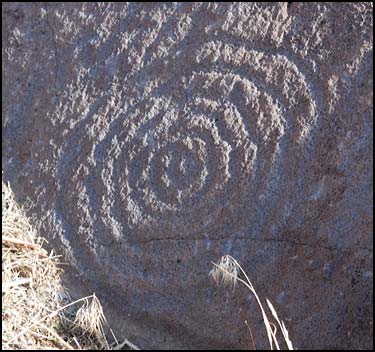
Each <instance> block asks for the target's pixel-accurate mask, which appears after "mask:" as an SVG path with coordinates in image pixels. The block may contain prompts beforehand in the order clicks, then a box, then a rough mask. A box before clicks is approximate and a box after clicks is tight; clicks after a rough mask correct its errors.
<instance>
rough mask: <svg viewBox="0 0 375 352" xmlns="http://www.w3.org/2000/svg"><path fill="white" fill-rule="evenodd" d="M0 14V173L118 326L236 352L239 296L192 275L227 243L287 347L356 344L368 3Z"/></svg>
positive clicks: (361, 296)
mask: <svg viewBox="0 0 375 352" xmlns="http://www.w3.org/2000/svg"><path fill="white" fill-rule="evenodd" d="M4 6H5V8H6V11H5V12H4V13H3V19H4V20H5V22H4V23H6V25H5V27H6V31H5V32H4V36H3V44H4V53H3V54H4V55H3V56H4V59H5V62H6V63H5V65H4V69H3V75H4V77H5V79H4V80H5V82H6V84H4V88H5V93H4V97H5V99H4V108H3V110H4V111H3V112H4V119H3V120H4V121H3V125H4V126H5V131H4V133H3V136H5V138H4V141H5V142H3V161H4V163H3V165H4V166H3V169H4V175H6V181H8V180H9V181H10V183H11V184H12V183H13V184H14V190H15V191H16V192H17V193H18V194H17V196H18V198H19V199H20V201H21V202H22V203H23V205H24V206H25V208H26V209H27V211H28V214H29V215H30V217H31V218H33V219H34V220H35V221H34V222H35V225H36V226H37V228H38V230H40V234H41V235H44V236H46V237H47V238H48V240H49V243H50V246H51V247H53V249H54V250H55V251H56V252H57V253H59V254H63V255H64V259H65V261H66V262H68V263H70V264H71V266H70V267H69V269H68V270H69V272H68V275H67V276H68V277H69V278H73V280H72V281H73V282H74V284H73V286H74V285H76V286H74V287H75V288H77V290H78V289H80V288H81V287H80V285H82V286H84V288H83V289H86V288H87V290H89V291H91V292H89V293H92V292H93V291H95V292H96V293H97V295H98V297H99V298H100V300H101V301H102V302H104V303H105V304H107V307H106V309H107V310H106V313H107V312H108V314H110V319H108V320H109V321H111V322H113V324H114V326H115V328H116V332H119V336H126V337H129V339H130V340H133V339H134V343H135V344H137V345H138V346H140V347H141V348H152V349H153V348H155V349H160V348H173V349H176V348H180V349H181V348H183V349H185V348H192V349H196V348H199V349H233V348H237V349H238V348H240V349H243V348H248V346H249V343H248V341H247V340H246V339H244V336H247V334H248V331H247V330H246V326H243V321H244V320H247V321H249V322H250V325H251V323H253V322H254V324H256V322H255V320H254V319H252V317H253V316H252V314H253V313H254V312H255V311H256V310H257V309H258V307H257V306H256V305H255V304H254V301H252V300H251V299H250V298H248V297H247V296H246V295H243V294H242V293H240V292H237V293H235V294H233V296H232V295H231V296H230V297H233V300H232V298H229V296H226V295H225V294H223V292H219V291H218V290H217V288H216V287H214V286H213V285H212V283H211V282H209V281H208V279H207V274H208V271H209V269H210V267H211V262H212V261H214V262H216V261H217V259H218V258H219V257H221V256H222V255H224V254H229V255H231V256H233V257H234V258H236V260H238V261H239V262H240V263H241V265H242V266H243V267H244V268H246V270H247V271H248V272H249V274H250V276H251V278H254V280H255V283H256V286H257V289H258V288H259V290H261V291H263V293H264V294H265V295H266V296H268V297H269V298H270V299H271V298H272V297H277V303H278V304H280V311H281V312H282V313H283V314H284V313H285V315H284V317H285V319H287V318H288V319H291V321H293V322H295V325H294V326H293V325H291V327H290V328H291V330H290V334H291V339H292V341H293V344H294V345H295V346H297V347H298V348H312V347H314V348H317V349H331V348H338V347H342V346H346V347H347V346H350V347H355V348H358V347H361V348H363V347H364V345H365V344H363V345H362V344H361V341H362V340H361V339H362V336H363V333H362V331H364V329H365V328H366V327H365V328H363V326H362V325H361V324H362V323H361V324H359V325H358V324H357V328H356V329H357V330H356V331H354V330H353V326H356V325H355V321H354V320H355V319H356V317H357V315H358V314H357V313H355V310H354V308H353V312H354V313H353V314H352V313H350V314H351V315H350V314H349V313H348V311H346V310H345V309H346V307H347V306H349V305H343V300H344V299H345V297H346V296H348V297H349V296H350V297H353V302H352V303H351V305H352V306H353V307H361V309H362V307H363V302H364V301H366V302H367V301H368V302H370V300H369V299H368V297H367V296H368V293H369V289H368V287H369V286H366V285H367V284H368V282H367V281H366V283H364V281H363V280H365V279H363V280H362V281H360V282H361V285H362V284H363V285H364V286H363V288H362V286H361V287H360V288H357V289H356V288H353V287H352V286H351V285H352V282H354V281H353V280H352V272H354V271H355V270H356V269H354V268H356V267H357V266H359V267H361V268H366V272H367V273H366V275H365V276H363V277H364V278H368V277H370V276H369V275H370V274H368V272H369V270H371V269H370V267H369V266H368V265H367V264H368V263H369V262H370V261H371V260H372V259H371V258H370V255H369V253H370V252H369V251H368V250H367V249H368V248H370V247H371V246H372V242H371V240H370V238H372V237H371V236H370V235H369V233H370V232H371V230H370V224H371V223H372V217H371V216H372V215H370V210H369V209H372V202H371V199H370V197H369V196H368V194H369V192H368V189H370V187H371V186H372V170H370V166H371V165H372V159H371V157H370V156H369V155H370V154H369V151H371V150H372V136H371V133H370V132H369V131H372V119H371V116H372V100H371V98H372V86H371V83H372V81H371V79H370V78H369V77H372V67H373V64H372V48H373V44H372V6H371V5H370V4H369V3H368V4H367V3H366V4H365V3H358V4H357V3H340V4H336V3H335V4H334V5H333V4H330V3H272V4H269V3H197V2H195V3H187V2H182V3H89V2H86V3H61V4H60V3H49V4H47V5H44V4H41V3H30V4H29V3H27V5H26V3H25V4H23V3H7V4H6V5H4ZM370 29H371V30H370ZM363 263H365V264H363ZM327 268H328V269H327ZM77 274H78V275H77ZM356 275H357V274H356ZM357 276H358V275H357ZM78 278H79V279H78ZM355 280H357V279H356V278H355ZM366 280H367V279H366ZM357 281H358V280H357ZM358 285H359V284H358ZM357 287H359V286H357ZM349 288H350V289H349ZM352 289H353V290H354V291H352ZM353 292H354V293H353ZM85 293H87V292H85ZM79 295H81V292H80V294H79ZM345 295H346V296H345ZM366 295H367V296H366ZM321 297H329V299H327V300H321ZM244 307H245V308H244ZM247 307H249V310H247ZM241 309H242V310H241ZM366 309H367V308H366ZM283 310H284V311H283ZM362 311H364V310H361V312H362ZM278 312H279V310H278ZM248 313H249V314H251V318H250V317H249V316H248V315H247V314H248ZM283 314H282V315H283ZM363 315H366V314H363ZM349 316H351V318H350V319H349V318H348V317H349ZM366 316H367V315H366ZM368 316H369V315H368ZM352 318H353V319H354V320H353V319H352ZM311 319H312V320H311ZM366 319H367V318H366ZM359 320H360V321H361V322H362V321H363V322H366V324H367V321H368V320H365V319H362V320H361V319H359ZM286 321H287V320H286ZM364 324H365V323H364ZM296 326H297V327H298V328H296ZM366 326H367V325H366ZM368 326H369V325H368ZM241 327H242V328H243V329H242V328H241ZM252 329H253V326H252ZM257 330H258V331H257ZM260 330H262V329H257V328H256V327H255V325H254V329H253V333H255V335H256V334H257V333H258V336H254V337H255V340H256V341H259V347H260V348H267V347H268V345H267V340H266V339H265V336H262V332H259V331H260ZM262 331H263V330H262ZM218 332H223V333H222V334H219V335H220V336H218ZM367 335H368V336H370V335H371V334H367ZM367 335H366V336H367ZM348 336H350V337H349V338H348ZM353 336H357V337H356V340H355V339H354V338H353ZM371 336H372V335H371ZM331 340H332V341H333V342H332V345H329V346H327V345H325V341H331ZM262 341H263V342H262ZM353 341H354V342H353ZM355 341H359V343H356V342H355ZM371 341H372V339H371ZM367 345H368V344H367ZM266 346H267V347H266Z"/></svg>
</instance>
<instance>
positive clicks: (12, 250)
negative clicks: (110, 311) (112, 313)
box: [2, 183, 138, 350]
mask: <svg viewBox="0 0 375 352" xmlns="http://www.w3.org/2000/svg"><path fill="white" fill-rule="evenodd" d="M58 264H59V258H58V256H56V255H55V254H54V253H53V252H51V253H48V252H47V251H46V250H45V249H44V248H43V240H42V239H41V238H40V237H38V236H37V234H36V233H35V232H34V230H33V228H32V227H31V226H30V223H29V222H28V220H27V218H26V217H25V215H24V213H23V211H22V209H21V208H20V207H19V206H18V205H17V203H16V202H15V201H14V197H13V194H12V191H11V189H10V187H9V186H6V185H5V184H4V183H2V349H64V350H66V349H68V350H74V349H95V350H97V349H114V350H118V349H138V348H137V346H135V345H133V344H131V343H130V342H129V341H128V340H126V339H124V342H122V343H119V342H118V340H117V339H116V338H115V336H114V335H113V337H114V340H115V341H116V342H115V343H114V344H112V345H109V343H108V342H107V339H106V337H105V334H104V328H105V327H106V328H107V329H109V326H108V323H107V321H106V319H105V316H104V314H103V310H102V307H101V305H100V302H99V300H98V299H97V297H96V296H95V294H93V295H91V296H88V297H84V298H81V299H79V300H77V301H74V302H72V300H71V298H70V296H69V294H68V292H67V291H66V290H65V289H64V287H63V286H62V285H61V282H60V275H61V273H62V270H61V269H60V268H59V266H58ZM109 330H110V329H109ZM110 331H111V332H112V330H110Z"/></svg>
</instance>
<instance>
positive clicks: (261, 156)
mask: <svg viewBox="0 0 375 352" xmlns="http://www.w3.org/2000/svg"><path fill="white" fill-rule="evenodd" d="M187 55H193V59H194V61H193V65H191V67H189V68H188V69H186V70H180V72H179V73H178V72H174V70H173V69H171V72H170V73H169V75H168V76H167V77H163V79H162V80H164V82H165V83H164V84H163V85H161V86H160V85H159V86H158V87H156V88H154V89H149V90H148V91H147V93H145V94H143V95H142V96H141V97H140V98H138V99H137V101H136V102H135V103H134V104H133V105H129V106H128V107H127V108H126V109H124V111H122V112H121V113H117V114H116V116H115V117H111V122H110V123H109V124H108V125H107V126H106V127H105V128H102V129H101V130H100V128H99V127H98V125H99V124H100V121H101V120H100V118H99V116H101V114H102V111H105V113H106V114H109V115H110V114H111V108H108V106H107V104H109V103H108V101H104V102H100V106H98V107H96V110H95V112H94V113H93V116H92V117H91V118H90V120H88V122H87V124H82V125H81V126H80V129H81V130H82V131H95V130H96V131H99V130H100V134H99V136H97V135H94V134H90V133H86V134H85V133H83V132H82V133H81V138H79V139H78V138H76V137H75V136H76V134H77V133H80V131H79V130H77V131H75V132H74V133H73V134H72V137H71V138H70V140H69V141H68V142H67V143H66V148H65V149H64V150H63V152H62V154H61V158H60V160H61V163H60V166H58V169H57V170H58V174H59V177H60V181H61V191H60V192H59V196H58V198H57V199H58V200H57V209H58V214H60V217H59V221H61V223H62V224H63V228H64V227H65V226H69V224H70V223H78V224H80V226H79V227H78V236H77V237H74V239H72V241H71V243H70V246H71V248H73V249H75V250H76V252H77V253H80V252H81V250H82V248H81V247H83V248H84V249H85V251H88V252H89V253H91V255H90V258H94V260H95V261H97V263H98V265H99V267H100V270H101V271H103V272H105V273H106V275H108V274H109V273H114V272H115V273H116V275H120V276H124V278H126V271H127V269H126V268H127V266H128V264H129V263H128V262H127V260H126V259H124V260H123V261H122V262H121V264H117V262H116V265H113V262H111V264H110V265H109V266H108V267H106V266H105V265H103V264H101V265H100V263H103V262H104V261H105V260H104V259H105V258H106V256H107V255H108V250H107V247H108V246H109V247H111V246H113V247H116V252H117V251H118V250H119V248H123V250H124V251H126V252H127V253H128V252H132V253H138V254H139V255H140V253H142V255H145V254H144V249H143V248H142V247H141V246H140V245H139V244H141V243H145V244H146V243H150V242H153V241H160V240H167V239H168V240H195V239H196V240H199V239H205V240H206V241H207V242H208V244H207V245H208V246H209V245H210V244H209V242H210V241H212V240H217V239H220V238H222V239H225V238H229V237H230V236H233V234H236V236H239V237H240V238H241V236H242V237H243V236H245V235H246V233H248V227H249V226H252V227H253V230H252V233H251V234H250V235H251V236H250V237H256V236H257V233H259V232H260V231H261V230H262V227H263V225H264V224H263V223H262V222H260V223H259V222H258V223H256V221H258V219H257V217H258V213H259V211H260V209H263V208H265V207H267V204H271V203H272V202H275V201H277V198H278V197H280V196H282V197H285V198H286V199H287V196H286V194H285V192H284V191H283V190H282V188H283V182H285V179H284V180H283V179H282V178H280V174H287V170H283V169H284V168H285V165H284V163H283V159H284V157H285V155H286V153H289V152H290V151H293V152H294V153H295V152H296V151H298V152H299V153H302V152H301V151H303V150H304V148H305V144H306V141H307V140H308V138H309V132H310V129H311V128H312V127H313V126H314V123H315V122H316V118H317V112H316V107H315V102H314V99H313V97H312V94H311V90H310V88H309V86H308V84H307V82H306V80H305V78H304V75H303V73H302V72H301V71H300V69H299V68H298V67H297V66H296V65H295V64H294V63H293V62H291V61H290V60H289V59H288V58H287V57H286V56H284V55H281V54H280V55H278V54H267V53H264V52H261V51H257V50H249V49H246V48H245V47H243V46H235V45H232V44H227V43H223V42H222V41H219V40H215V41H209V42H207V43H202V45H201V46H200V47H199V48H197V49H196V50H195V51H194V52H193V53H192V54H190V53H183V52H182V53H180V55H178V56H177V57H174V58H173V59H172V60H174V62H173V63H172V62H168V65H169V66H170V67H179V60H182V58H183V57H185V56H187ZM141 74H142V72H141ZM157 78H158V77H157V76H156V77H153V76H152V77H150V80H155V79H157ZM145 85H146V86H147V84H145ZM150 85H151V86H152V84H150ZM94 104H98V103H97V102H94ZM98 182H99V184H100V186H99V187H98ZM68 184H69V187H70V188H73V189H75V190H76V191H75V192H65V191H64V189H66V187H67V186H68ZM94 185H95V187H94ZM274 187H276V189H275V190H274V191H270V190H272V189H273V188H274ZM77 195H79V196H78V197H77ZM63 204H70V205H71V206H70V207H69V209H66V208H64V206H63ZM254 219H255V220H254ZM264 221H265V222H266V221H267V219H264ZM225 224H231V225H230V226H231V227H230V233H226V231H227V230H225V229H224V226H225ZM87 236H89V237H87ZM90 260H91V259H90ZM80 261H83V262H84V261H85V259H83V258H79V260H78V262H79V264H78V265H79V266H81V265H82V263H80ZM85 265H86V264H83V268H82V270H85V268H84V267H85ZM106 271H108V272H106ZM142 285H144V283H142Z"/></svg>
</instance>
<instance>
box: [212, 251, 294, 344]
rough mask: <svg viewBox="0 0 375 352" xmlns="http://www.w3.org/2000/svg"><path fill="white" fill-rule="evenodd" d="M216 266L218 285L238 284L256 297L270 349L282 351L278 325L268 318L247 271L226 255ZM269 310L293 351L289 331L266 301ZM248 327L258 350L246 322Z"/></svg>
mask: <svg viewBox="0 0 375 352" xmlns="http://www.w3.org/2000/svg"><path fill="white" fill-rule="evenodd" d="M212 264H214V267H213V269H212V270H211V271H210V276H212V278H213V279H214V280H215V282H216V283H217V284H223V285H224V286H225V285H231V286H233V287H235V286H236V285H237V283H238V282H240V283H242V284H243V285H245V286H246V287H247V288H248V289H249V290H250V291H251V293H252V294H253V295H254V296H255V298H256V300H257V303H258V305H259V308H260V310H261V312H262V317H263V322H264V326H265V328H266V332H267V337H268V342H269V345H270V349H271V350H273V349H274V347H275V348H276V349H277V350H280V343H279V341H278V337H277V336H276V334H277V328H276V325H275V324H273V323H272V322H270V319H269V318H268V316H267V314H266V311H265V309H264V308H263V305H262V302H261V301H260V299H259V297H258V295H257V293H256V291H255V289H254V286H253V284H252V283H251V281H250V279H249V277H248V276H247V274H246V272H245V270H244V269H243V268H242V267H241V265H240V264H239V263H238V262H237V261H236V259H234V258H233V257H231V256H229V255H225V256H223V257H221V258H220V260H219V261H218V263H212ZM240 274H242V275H243V277H244V279H242V278H240V277H239V275H240ZM266 301H267V305H268V308H269V309H270V311H271V313H272V316H273V317H274V318H275V320H276V322H277V324H278V325H279V327H280V330H281V332H282V335H283V339H284V342H285V343H286V346H287V348H288V350H293V344H292V341H291V340H290V339H289V334H288V330H287V329H286V327H285V324H284V322H283V321H280V319H279V317H278V316H277V313H276V310H275V308H274V307H273V305H272V303H271V302H270V301H269V300H268V299H266ZM245 324H246V326H247V327H248V328H249V332H250V336H251V340H252V342H253V347H254V349H256V346H255V343H254V339H253V335H252V333H251V329H250V327H249V325H248V324H247V322H246V321H245Z"/></svg>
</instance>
